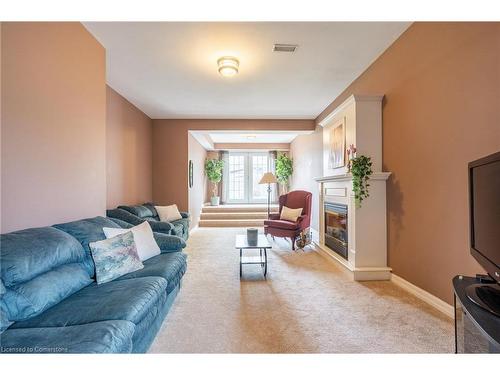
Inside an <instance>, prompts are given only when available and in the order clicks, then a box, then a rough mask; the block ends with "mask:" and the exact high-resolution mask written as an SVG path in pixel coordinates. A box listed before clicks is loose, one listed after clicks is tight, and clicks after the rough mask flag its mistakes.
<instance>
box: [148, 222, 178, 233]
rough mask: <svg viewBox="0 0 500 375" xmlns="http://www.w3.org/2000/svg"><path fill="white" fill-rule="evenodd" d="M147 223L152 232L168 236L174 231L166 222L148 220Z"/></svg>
mask: <svg viewBox="0 0 500 375" xmlns="http://www.w3.org/2000/svg"><path fill="white" fill-rule="evenodd" d="M148 223H149V225H151V229H152V230H153V232H159V233H164V234H170V232H171V231H172V230H173V229H174V226H173V225H172V224H171V223H168V222H166V221H153V220H148Z"/></svg>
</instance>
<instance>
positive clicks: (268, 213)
mask: <svg viewBox="0 0 500 375" xmlns="http://www.w3.org/2000/svg"><path fill="white" fill-rule="evenodd" d="M269 216H271V184H267V219H268V220H269Z"/></svg>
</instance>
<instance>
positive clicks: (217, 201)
mask: <svg viewBox="0 0 500 375" xmlns="http://www.w3.org/2000/svg"><path fill="white" fill-rule="evenodd" d="M210 204H211V205H212V206H218V205H219V204H220V197H212V198H210Z"/></svg>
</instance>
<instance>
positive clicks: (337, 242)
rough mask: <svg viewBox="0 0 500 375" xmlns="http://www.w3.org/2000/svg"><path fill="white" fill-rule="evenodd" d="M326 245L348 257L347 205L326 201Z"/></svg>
mask: <svg viewBox="0 0 500 375" xmlns="http://www.w3.org/2000/svg"><path fill="white" fill-rule="evenodd" d="M324 212H325V245H326V246H328V247H329V248H330V249H331V250H333V251H335V252H336V253H337V254H339V255H341V256H342V257H343V258H345V259H347V243H348V238H347V237H348V236H347V206H346V205H345V204H339V203H330V202H325V204H324Z"/></svg>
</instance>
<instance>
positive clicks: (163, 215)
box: [155, 204, 182, 221]
mask: <svg viewBox="0 0 500 375" xmlns="http://www.w3.org/2000/svg"><path fill="white" fill-rule="evenodd" d="M155 208H156V212H158V216H159V217H160V220H161V221H175V220H179V219H182V216H181V213H180V212H179V209H178V208H177V205H176V204H173V205H171V206H155Z"/></svg>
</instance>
